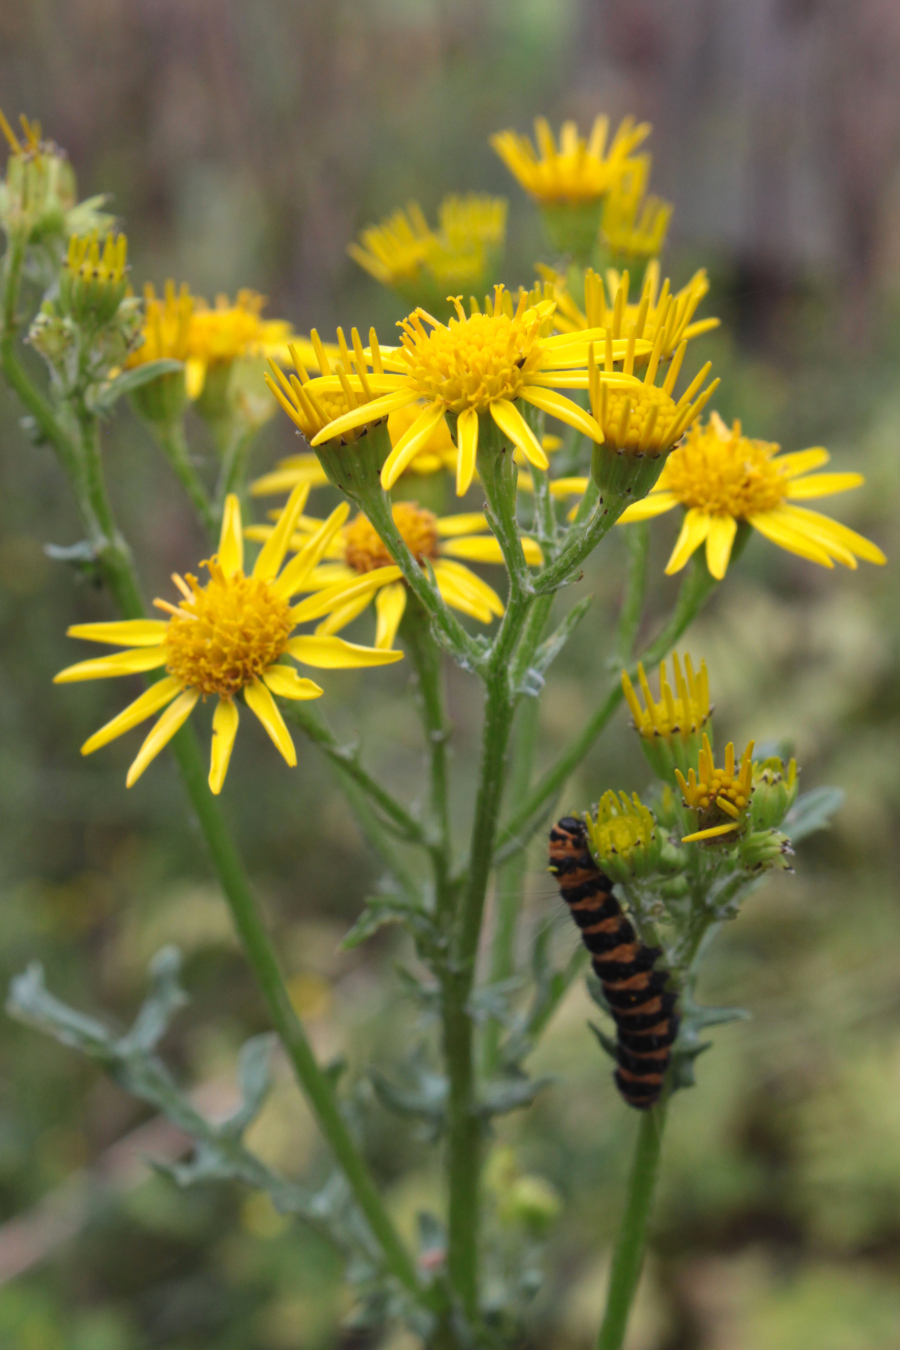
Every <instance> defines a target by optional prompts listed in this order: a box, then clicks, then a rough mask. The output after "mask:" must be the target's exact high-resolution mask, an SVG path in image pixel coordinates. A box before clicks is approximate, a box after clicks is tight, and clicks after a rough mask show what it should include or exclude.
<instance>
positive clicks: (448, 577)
mask: <svg viewBox="0 0 900 1350" xmlns="http://www.w3.org/2000/svg"><path fill="white" fill-rule="evenodd" d="M434 579H435V581H436V582H437V587H438V590H439V591H440V593H441V595H442V596H443V597H444V599H445V600H446V601H447V604H448V605H453V606H454V607H455V608H456V609H461V610H462V611H463V613H464V614H471V616H472V618H473V619H478V620H479V622H480V623H490V621H491V615H496V616H497V617H498V618H499V617H500V616H501V615H502V614H503V601H502V600H501V599H500V597H499V595H498V594H497V592H496V591H494V590H492V589H491V587H490V586H488V584H487V582H485V581H482V580H481V577H477V576H476V575H475V573H474V572H470V571H469V569H468V567H465V566H464V565H463V564H462V563H458V562H452V561H451V560H450V559H449V558H439V559H438V561H437V562H436V563H435V564H434Z"/></svg>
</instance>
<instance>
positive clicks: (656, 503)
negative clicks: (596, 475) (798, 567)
mask: <svg viewBox="0 0 900 1350" xmlns="http://www.w3.org/2000/svg"><path fill="white" fill-rule="evenodd" d="M780 449H781V447H780V446H779V445H776V444H774V443H772V442H769V441H759V440H751V439H750V438H749V437H747V436H745V435H744V434H743V431H742V428H741V423H740V422H735V423H734V424H733V426H732V427H730V428H729V427H727V426H726V425H725V423H724V422H723V421H722V419H721V418H720V417H719V416H718V415H717V414H716V413H713V414H712V416H711V417H710V419H709V422H708V423H707V424H706V425H705V426H700V425H697V426H695V427H692V428H691V430H690V431H689V433H688V435H687V436H686V438H685V441H684V444H683V445H680V446H678V447H677V449H676V450H674V451H673V452H672V454H671V455H670V456H669V458H668V460H667V461H666V464H665V467H664V468H663V471H662V474H661V475H660V478H659V480H658V482H657V483H656V485H655V487H654V488H653V489H652V491H651V493H650V495H649V496H647V497H645V498H644V500H643V501H640V502H636V503H634V505H632V506H630V507H629V508H628V509H627V511H625V512H624V513H623V515H622V516H621V517H620V522H619V523H620V524H622V523H628V522H629V521H635V520H648V519H649V518H650V517H651V516H657V515H660V514H661V513H662V512H664V511H670V510H671V509H672V508H673V507H675V506H682V507H684V509H685V512H686V514H685V517H684V523H683V525H682V527H681V533H680V535H679V537H678V540H677V542H676V544H675V548H674V549H673V551H672V556H671V557H670V558H669V561H668V564H667V566H666V572H667V573H669V574H670V575H671V574H672V573H674V572H678V571H680V570H681V568H682V567H684V565H685V563H686V562H687V561H688V559H689V558H690V557H691V555H692V554H693V553H694V552H695V550H696V549H698V548H699V547H700V545H701V544H705V545H706V563H707V566H708V568H709V570H710V572H711V574H712V575H713V576H714V577H717V578H720V579H721V578H722V577H724V576H725V573H726V571H727V570H728V563H729V560H730V558H731V549H732V545H733V543H734V538H735V534H736V533H737V527H738V524H739V523H741V522H744V521H745V522H746V523H747V524H748V525H751V526H752V527H753V528H754V529H755V530H758V531H759V533H760V534H762V535H765V537H766V538H767V539H769V540H771V542H772V543H774V544H777V545H778V546H779V548H783V549H786V550H787V551H788V552H789V553H795V554H797V555H798V556H799V557H801V558H808V559H809V560H810V561H811V562H816V563H819V564H821V566H823V567H832V566H833V565H834V563H835V562H839V563H843V564H844V566H845V567H856V559H857V558H862V559H863V560H864V561H866V562H871V563H883V562H884V561H885V556H884V554H883V553H882V551H881V549H880V548H878V547H877V546H876V545H875V544H873V543H872V542H871V541H870V540H868V539H866V538H864V537H863V536H862V535H861V534H857V533H856V531H855V530H851V529H848V527H847V526H846V525H842V524H840V522H839V521H836V520H832V519H831V518H830V517H829V516H823V515H821V514H820V513H819V512H818V511H810V510H808V509H807V508H806V507H804V506H799V505H796V504H795V503H797V502H800V501H805V500H807V499H809V498H813V497H826V496H830V495H831V494H832V493H834V492H844V491H846V490H847V489H849V488H856V487H860V486H861V485H862V483H863V482H864V479H863V476H862V474H859V473H821V474H817V473H814V472H813V470H815V469H819V468H821V467H822V465H824V464H827V463H828V460H829V454H828V451H827V450H824V449H822V448H821V447H820V446H815V447H813V448H812V449H809V450H797V451H794V452H793V453H791V454H786V455H782V454H780V453H779V451H780Z"/></svg>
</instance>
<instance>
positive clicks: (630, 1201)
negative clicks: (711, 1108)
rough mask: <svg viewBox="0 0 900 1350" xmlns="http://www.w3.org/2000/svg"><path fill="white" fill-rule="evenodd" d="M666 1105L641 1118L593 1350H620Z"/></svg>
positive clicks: (635, 1282)
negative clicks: (622, 1213) (604, 1308)
mask: <svg viewBox="0 0 900 1350" xmlns="http://www.w3.org/2000/svg"><path fill="white" fill-rule="evenodd" d="M667 1107H668V1104H667V1102H666V1101H665V1100H663V1101H661V1102H660V1103H659V1104H658V1105H657V1106H654V1107H651V1108H650V1110H649V1111H645V1112H644V1113H643V1115H642V1116H641V1121H640V1124H639V1125H638V1135H637V1140H636V1143H635V1148H634V1157H633V1159H632V1163H631V1173H630V1176H629V1178H628V1195H627V1199H626V1202H625V1213H624V1215H623V1216H622V1223H621V1226H620V1228H619V1236H618V1238H617V1240H616V1246H615V1250H614V1252H613V1261H612V1270H611V1271H610V1276H609V1292H608V1293H607V1296H606V1312H605V1314H604V1317H603V1325H602V1326H601V1328H600V1337H599V1339H598V1342H597V1350H620V1348H621V1346H622V1343H623V1341H624V1339H625V1330H626V1327H627V1325H628V1316H629V1313H630V1312H631V1305H632V1303H633V1302H634V1296H635V1294H636V1293H637V1287H638V1282H639V1281H640V1277H641V1267H642V1266H643V1264H644V1249H645V1247H646V1244H647V1224H648V1220H649V1217H650V1205H651V1203H652V1201H653V1192H654V1189H655V1186H656V1178H657V1176H658V1174H659V1160H660V1153H661V1150H662V1140H663V1131H664V1129H665V1124H666V1112H667Z"/></svg>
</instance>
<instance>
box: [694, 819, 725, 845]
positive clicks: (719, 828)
mask: <svg viewBox="0 0 900 1350" xmlns="http://www.w3.org/2000/svg"><path fill="white" fill-rule="evenodd" d="M737 827H738V822H737V821H734V820H733V821H732V822H731V824H730V825H711V826H710V828H709V829H708V830H697V831H696V833H694V834H686V835H683V836H682V840H681V842H682V843H683V844H697V843H699V842H700V840H701V839H718V837H719V835H721V834H730V833H731V831H732V830H736V829H737Z"/></svg>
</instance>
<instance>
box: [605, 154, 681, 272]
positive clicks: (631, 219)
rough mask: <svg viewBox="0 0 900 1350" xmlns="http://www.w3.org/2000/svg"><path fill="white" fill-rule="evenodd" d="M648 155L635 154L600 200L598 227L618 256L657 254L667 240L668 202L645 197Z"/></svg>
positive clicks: (669, 209) (648, 166) (653, 256)
mask: <svg viewBox="0 0 900 1350" xmlns="http://www.w3.org/2000/svg"><path fill="white" fill-rule="evenodd" d="M650 164H651V159H650V156H649V155H636V156H635V158H634V159H632V160H630V161H629V162H628V165H627V167H626V169H625V171H624V173H623V174H622V176H621V178H620V179H619V181H618V182H617V183H616V184H615V185H614V187H613V188H612V189H611V191H610V192H609V194H608V195H607V198H606V200H605V202H604V203H603V219H602V222H601V225H600V229H601V232H602V235H603V238H604V241H605V242H606V244H607V245H608V247H609V248H610V250H611V251H612V252H613V253H615V254H618V255H620V256H634V257H637V258H656V257H657V256H658V255H659V254H660V253H661V252H662V247H663V244H664V243H665V241H666V231H667V230H668V228H669V221H670V220H671V218H672V210H673V208H672V204H671V202H664V201H662V200H661V199H660V198H659V197H654V196H649V197H646V198H645V197H644V193H645V191H646V189H647V180H648V179H649V177H650Z"/></svg>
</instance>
